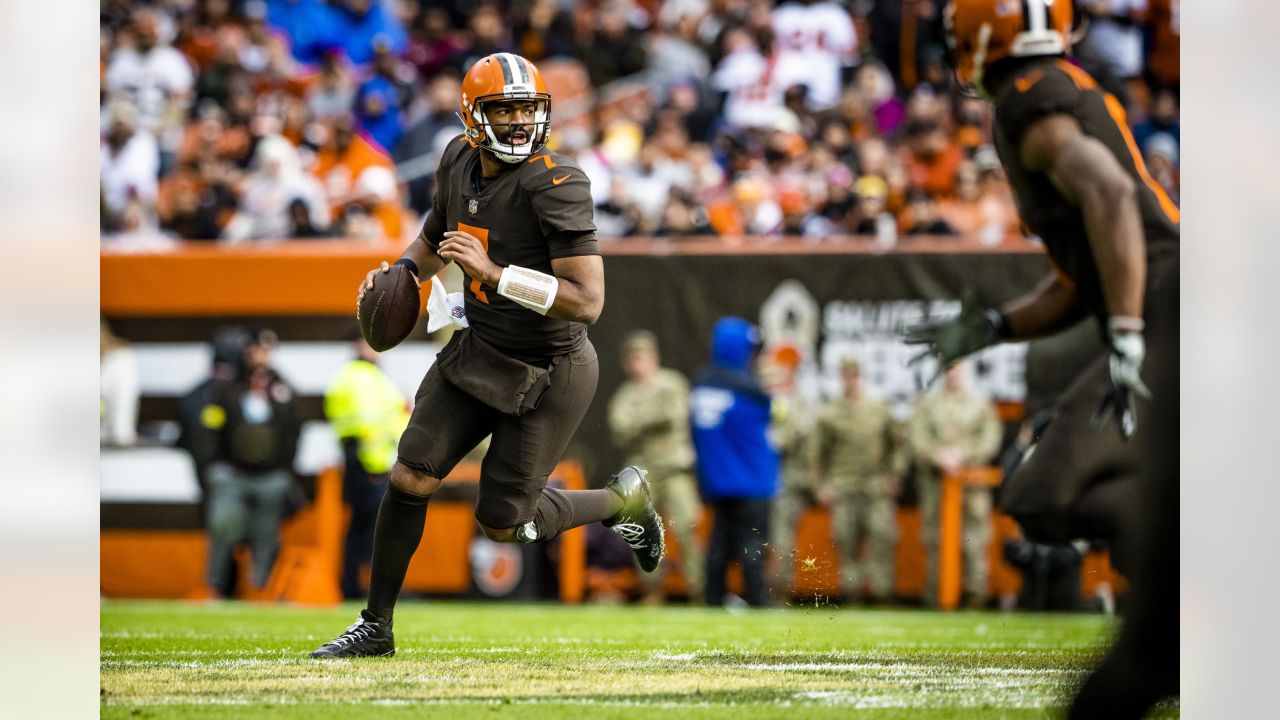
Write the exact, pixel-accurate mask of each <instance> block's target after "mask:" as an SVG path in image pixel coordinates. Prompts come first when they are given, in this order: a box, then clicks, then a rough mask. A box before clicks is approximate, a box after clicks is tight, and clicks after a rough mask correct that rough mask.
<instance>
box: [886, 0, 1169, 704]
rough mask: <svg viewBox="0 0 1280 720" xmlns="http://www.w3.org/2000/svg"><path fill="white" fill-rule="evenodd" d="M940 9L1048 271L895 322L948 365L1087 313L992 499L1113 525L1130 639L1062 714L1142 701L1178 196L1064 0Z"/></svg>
mask: <svg viewBox="0 0 1280 720" xmlns="http://www.w3.org/2000/svg"><path fill="white" fill-rule="evenodd" d="M944 20H945V22H946V24H947V35H948V44H949V46H950V50H951V56H952V63H953V67H954V70H955V73H956V76H957V79H958V80H959V82H960V84H961V86H962V87H967V88H969V89H971V90H973V91H975V92H977V93H978V94H979V95H981V96H982V97H984V98H986V99H987V100H989V101H991V102H992V103H994V106H995V125H994V135H995V142H996V150H997V151H998V153H999V155H1000V159H1001V162H1002V163H1003V165H1004V168H1005V172H1006V174H1007V175H1008V178H1009V182H1010V184H1011V185H1012V186H1013V190H1014V194H1015V197H1016V199H1017V203H1018V208H1019V211H1020V213H1021V215H1022V219H1023V220H1024V222H1025V223H1026V224H1027V226H1028V227H1029V228H1030V229H1031V230H1032V232H1034V233H1035V234H1036V235H1038V236H1039V237H1040V238H1041V239H1042V240H1043V241H1044V244H1045V248H1046V250H1047V251H1048V258H1049V265H1050V272H1049V273H1048V274H1047V275H1046V276H1045V278H1044V280H1043V281H1042V282H1041V283H1040V284H1039V285H1038V287H1037V288H1036V289H1035V290H1034V291H1032V292H1031V293H1029V294H1027V295H1025V296H1024V297H1021V298H1019V299H1016V300H1014V301H1012V302H1010V303H1008V304H1006V305H1004V306H1003V307H1001V308H987V309H981V308H978V307H977V306H976V305H974V304H972V303H964V304H963V307H962V310H961V313H960V315H959V316H957V317H954V318H948V319H927V320H924V321H922V322H920V323H917V324H915V325H913V326H910V327H908V328H906V330H905V333H904V334H905V336H906V339H907V341H908V342H912V343H921V344H924V345H926V346H927V348H928V352H930V353H932V354H933V355H934V357H936V359H937V360H938V361H939V363H940V364H941V365H943V366H949V365H951V364H953V363H955V362H956V361H957V360H959V359H960V358H962V357H964V356H965V355H968V354H970V353H973V352H975V351H977V350H980V349H982V348H984V347H986V346H988V345H991V344H993V343H997V342H1002V341H1006V340H1023V339H1028V338H1034V337H1038V336H1043V335H1047V334H1051V333H1054V332H1057V331H1059V330H1062V329H1064V328H1066V327H1068V326H1069V325H1072V324H1074V323H1076V322H1077V321H1079V320H1080V319H1082V318H1086V317H1090V316H1091V317H1093V318H1095V319H1096V321H1097V323H1098V326H1099V329H1100V331H1101V332H1102V333H1103V335H1104V338H1105V341H1106V345H1107V347H1108V348H1109V350H1108V352H1107V353H1106V355H1105V356H1102V357H1099V358H1098V359H1097V361H1096V362H1095V363H1093V364H1092V365H1091V366H1090V367H1089V368H1088V369H1086V370H1085V371H1084V372H1083V373H1082V374H1081V375H1080V377H1078V378H1077V379H1076V380H1075V381H1074V382H1073V383H1072V384H1071V385H1070V386H1069V387H1068V389H1067V390H1066V391H1065V392H1064V393H1063V394H1062V396H1061V397H1060V398H1059V399H1058V402H1057V404H1056V407H1055V408H1054V410H1053V416H1052V419H1051V420H1050V421H1049V424H1048V426H1047V427H1046V428H1045V430H1044V431H1043V433H1042V435H1041V437H1040V439H1039V442H1038V443H1037V445H1036V448H1035V450H1034V452H1032V453H1031V454H1030V455H1029V456H1028V457H1027V459H1026V460H1025V462H1024V463H1023V464H1022V465H1021V466H1020V467H1019V468H1018V469H1017V470H1016V471H1015V472H1014V473H1013V474H1012V476H1011V477H1009V478H1008V479H1007V480H1006V483H1005V487H1004V490H1003V505H1004V509H1005V511H1006V512H1008V513H1009V514H1011V515H1013V516H1014V518H1015V519H1017V520H1018V522H1019V524H1021V525H1022V527H1023V530H1024V531H1025V532H1026V533H1027V535H1028V536H1030V537H1032V538H1033V539H1037V540H1041V541H1050V542H1052V541H1064V540H1069V539H1072V538H1077V537H1088V538H1099V537H1101V538H1108V539H1111V540H1113V541H1115V543H1116V545H1115V546H1114V548H1115V550H1116V554H1117V561H1118V563H1123V564H1122V565H1121V567H1122V569H1125V570H1126V571H1127V572H1129V573H1130V578H1131V579H1132V580H1134V584H1133V593H1134V597H1135V603H1134V604H1135V606H1141V607H1143V608H1144V610H1143V612H1142V613H1140V614H1136V615H1131V616H1130V617H1129V618H1128V620H1127V621H1126V623H1125V628H1124V635H1126V636H1129V637H1130V638H1131V640H1132V638H1134V637H1139V638H1141V640H1139V641H1137V642H1134V641H1126V640H1125V638H1124V637H1123V636H1122V637H1121V639H1120V640H1119V641H1118V642H1117V643H1116V646H1115V648H1113V651H1112V652H1113V657H1112V658H1109V659H1108V660H1107V661H1106V662H1104V663H1103V665H1102V666H1101V668H1100V670H1099V672H1098V673H1097V674H1095V676H1094V677H1093V678H1091V679H1090V680H1089V681H1088V682H1087V683H1086V685H1085V687H1084V688H1083V689H1082V691H1081V693H1080V695H1079V696H1078V697H1077V698H1076V702H1075V706H1074V707H1073V709H1072V716H1073V717H1135V718H1136V717H1140V716H1141V715H1142V714H1143V712H1144V711H1145V709H1146V708H1147V707H1148V706H1149V705H1150V704H1152V703H1153V702H1154V701H1155V700H1157V699H1158V698H1160V697H1162V696H1164V695H1168V694H1172V693H1176V692H1177V678H1178V666H1177V658H1178V626H1177V592H1176V587H1177V576H1176V573H1177V567H1178V565H1177V560H1176V558H1177V549H1178V535H1177V523H1176V521H1175V522H1172V523H1170V522H1167V519H1168V518H1169V517H1173V518H1176V517H1177V516H1178V507H1177V497H1178V496H1177V483H1178V477H1177V462H1176V460H1175V461H1174V462H1172V463H1170V462H1167V460H1168V456H1170V455H1172V456H1174V457H1176V454H1177V448H1178V435H1177V427H1178V425H1177V412H1178V401H1177V398H1178V375H1177V371H1176V368H1177V361H1178V332H1177V331H1178V244H1179V237H1178V236H1179V219H1178V215H1179V211H1178V207H1177V206H1176V205H1175V204H1174V203H1173V202H1172V201H1171V200H1170V199H1169V197H1168V195H1167V194H1166V193H1165V191H1164V190H1163V189H1162V188H1161V187H1160V186H1159V185H1158V184H1157V183H1156V182H1155V181H1154V180H1152V178H1151V176H1150V175H1149V174H1148V173H1147V169H1146V167H1145V165H1144V164H1143V161H1142V156H1141V155H1140V154H1139V152H1138V148H1137V147H1136V145H1135V143H1134V141H1133V137H1132V135H1131V134H1130V132H1129V128H1128V123H1127V122H1126V119H1125V113H1124V109H1123V108H1122V106H1121V105H1120V103H1119V102H1118V101H1117V100H1116V99H1115V98H1114V97H1113V96H1111V95H1109V94H1107V93H1106V92H1104V91H1103V90H1102V89H1101V88H1099V86H1098V83H1097V82H1096V81H1095V80H1094V79H1093V78H1092V77H1090V76H1089V75H1088V74H1087V73H1086V72H1084V71H1083V70H1081V69H1080V68H1079V67H1077V66H1076V65H1074V64H1073V63H1072V62H1071V60H1070V59H1068V57H1067V53H1068V50H1069V45H1070V39H1071V34H1072V22H1073V18H1072V8H1071V2H1070V0H952V2H950V3H949V5H948V7H947V10H946V14H945V18H944ZM1144 378H1145V381H1144ZM1148 388H1150V389H1148ZM1153 395H1154V397H1155V398H1156V400H1155V402H1148V400H1149V399H1150V398H1151V397H1152V396H1153ZM1108 423H1111V424H1113V425H1114V426H1115V428H1116V429H1117V430H1118V432H1117V431H1113V430H1110V429H1108V430H1106V431H1105V432H1099V430H1101V429H1102V426H1103V425H1105V424H1108ZM1143 499H1147V500H1148V501H1150V502H1154V503H1156V504H1155V505H1154V506H1152V505H1141V504H1140V503H1139V502H1135V500H1143ZM1155 548H1159V550H1158V551H1156V550H1154V549H1155ZM1159 553H1163V560H1159V561H1158V554H1159ZM1169 556H1172V558H1173V560H1172V563H1171V564H1170V562H1169V561H1168V558H1169ZM1170 568H1171V569H1172V573H1173V574H1172V577H1169V570H1170ZM1153 574H1154V575H1155V577H1153ZM1170 580H1171V581H1172V587H1173V588H1174V591H1173V592H1172V593H1170V592H1167V589H1168V587H1169V585H1170Z"/></svg>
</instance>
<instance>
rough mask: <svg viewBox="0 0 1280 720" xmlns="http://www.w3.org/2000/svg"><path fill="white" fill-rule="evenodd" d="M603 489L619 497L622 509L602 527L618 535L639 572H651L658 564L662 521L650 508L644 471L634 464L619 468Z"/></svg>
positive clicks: (661, 541) (661, 545) (651, 496)
mask: <svg viewBox="0 0 1280 720" xmlns="http://www.w3.org/2000/svg"><path fill="white" fill-rule="evenodd" d="M605 487H606V488H607V489H609V490H612V491H613V492H615V493H617V494H618V497H620V498H622V510H620V511H618V514H617V515H614V516H613V517H611V518H609V519H608V520H606V521H605V522H604V526H605V527H607V528H609V529H611V530H613V531H614V532H616V533H618V534H619V535H621V536H622V539H623V540H626V541H627V544H628V545H630V546H631V549H632V550H634V551H635V553H636V560H639V561H640V569H641V570H644V571H645V572H653V571H654V570H657V569H658V564H659V563H661V562H662V549H663V527H662V518H661V517H659V516H658V511H657V510H655V509H654V507H653V495H652V493H650V492H649V480H648V478H647V477H646V474H645V471H644V470H641V469H640V468H638V467H636V466H634V465H628V466H627V467H624V468H622V470H620V471H619V472H618V474H617V475H614V476H613V479H612V480H610V481H609V484H608V485H605Z"/></svg>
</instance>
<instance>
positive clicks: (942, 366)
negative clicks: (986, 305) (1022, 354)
mask: <svg viewBox="0 0 1280 720" xmlns="http://www.w3.org/2000/svg"><path fill="white" fill-rule="evenodd" d="M1000 323H1001V316H1000V313H999V312H998V311H996V310H990V309H988V310H983V309H982V308H979V307H978V305H977V303H975V302H974V301H973V296H972V295H970V294H969V293H966V294H965V297H964V299H963V300H962V301H961V303H960V314H959V315H955V316H952V317H940V318H928V317H927V318H924V319H923V320H918V321H916V322H914V323H911V324H909V325H907V326H906V327H904V328H903V329H902V331H901V334H902V339H903V341H904V342H906V343H907V344H908V345H924V346H925V350H924V351H923V352H921V353H920V354H919V355H916V356H915V357H913V358H911V360H910V362H908V363H907V364H908V365H914V364H916V363H918V362H920V361H921V360H923V359H925V358H926V357H929V356H930V355H932V356H933V357H934V358H936V359H937V361H938V370H937V372H936V373H935V374H934V376H933V378H932V379H931V380H930V381H929V383H930V384H932V383H933V381H934V380H937V379H938V376H939V375H941V374H942V372H943V371H944V370H946V369H947V368H949V367H951V366H952V365H954V364H956V363H957V362H959V361H960V360H961V359H962V358H964V357H965V356H966V355H971V354H973V353H975V352H977V351H979V350H981V349H983V348H985V347H988V346H990V345H994V344H995V343H997V342H999V341H1000Z"/></svg>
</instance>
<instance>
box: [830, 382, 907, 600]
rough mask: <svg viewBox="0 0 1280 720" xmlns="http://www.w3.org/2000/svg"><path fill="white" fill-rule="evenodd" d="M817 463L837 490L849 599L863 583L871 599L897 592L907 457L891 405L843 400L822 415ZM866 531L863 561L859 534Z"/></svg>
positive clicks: (835, 527) (835, 529)
mask: <svg viewBox="0 0 1280 720" xmlns="http://www.w3.org/2000/svg"><path fill="white" fill-rule="evenodd" d="M813 453H814V460H813V463H814V467H815V468H816V469H817V474H818V476H819V477H821V478H823V479H824V480H825V482H827V483H829V484H830V485H831V486H832V489H833V490H834V491H835V496H836V499H835V504H834V505H833V507H832V508H831V531H832V535H833V536H834V539H835V541H836V547H837V549H838V550H839V552H840V565H841V572H840V583H841V588H842V590H843V592H844V595H845V597H846V598H848V599H850V600H852V599H855V598H857V597H858V596H859V595H860V594H861V591H862V586H863V584H864V583H866V584H869V585H870V594H871V597H872V598H873V599H875V600H878V601H883V600H888V599H889V598H890V597H891V595H892V593H893V552H894V543H895V542H896V541H897V538H898V525H897V517H896V510H897V508H896V505H897V504H896V502H895V500H896V497H897V489H898V488H897V486H898V482H899V478H900V477H901V476H902V473H903V471H904V470H905V465H906V463H905V460H904V457H903V454H902V452H901V449H900V443H899V442H898V440H897V433H896V432H895V429H894V426H893V420H892V418H891V417H890V415H889V405H888V403H886V402H885V401H884V400H880V399H877V398H868V397H860V398H856V399H850V398H840V399H838V400H833V401H831V402H828V403H827V404H826V405H824V406H823V408H822V410H821V411H820V412H819V414H818V421H817V425H816V427H815V430H814V443H813ZM859 535H865V536H866V539H867V552H866V557H865V559H860V558H859V557H858V537H859Z"/></svg>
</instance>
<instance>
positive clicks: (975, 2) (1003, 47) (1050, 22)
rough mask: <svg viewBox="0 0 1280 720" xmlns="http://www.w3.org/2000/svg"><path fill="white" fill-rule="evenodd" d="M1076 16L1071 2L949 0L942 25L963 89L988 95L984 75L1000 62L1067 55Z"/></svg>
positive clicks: (1046, 0) (1068, 0)
mask: <svg viewBox="0 0 1280 720" xmlns="http://www.w3.org/2000/svg"><path fill="white" fill-rule="evenodd" d="M1072 15H1073V13H1072V10H1071V0H950V2H948V3H947V9H946V11H945V13H944V14H943V22H944V23H945V24H946V29H947V47H948V50H949V51H950V55H951V64H952V67H953V68H955V71H956V77H957V78H959V80H960V84H961V85H964V86H969V87H973V88H975V89H977V90H978V91H979V92H984V91H983V88H982V76H983V73H984V72H985V71H986V69H987V68H989V67H991V65H992V64H994V63H995V62H997V61H999V60H1003V59H1004V58H1009V57H1032V56H1035V55H1061V54H1063V53H1065V52H1066V51H1067V48H1068V47H1070V45H1071V29H1072Z"/></svg>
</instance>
